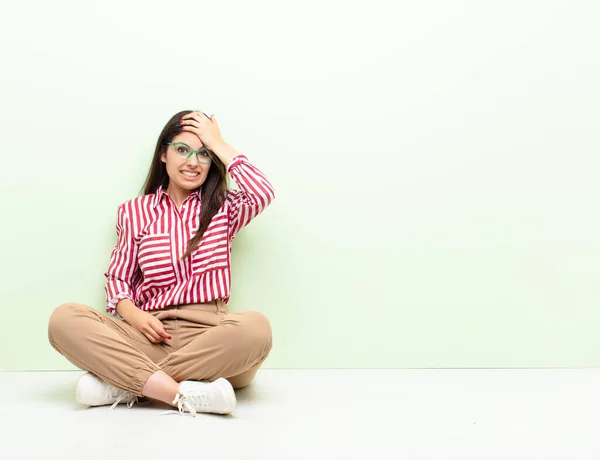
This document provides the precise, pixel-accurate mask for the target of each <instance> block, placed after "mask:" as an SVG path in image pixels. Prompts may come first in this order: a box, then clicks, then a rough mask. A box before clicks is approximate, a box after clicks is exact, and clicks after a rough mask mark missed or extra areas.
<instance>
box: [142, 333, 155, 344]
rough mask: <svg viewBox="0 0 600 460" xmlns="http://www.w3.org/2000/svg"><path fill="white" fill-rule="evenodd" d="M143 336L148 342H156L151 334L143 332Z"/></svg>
mask: <svg viewBox="0 0 600 460" xmlns="http://www.w3.org/2000/svg"><path fill="white" fill-rule="evenodd" d="M144 337H146V338H147V339H148V342H150V343H156V340H154V338H152V336H151V335H150V334H147V333H145V332H144Z"/></svg>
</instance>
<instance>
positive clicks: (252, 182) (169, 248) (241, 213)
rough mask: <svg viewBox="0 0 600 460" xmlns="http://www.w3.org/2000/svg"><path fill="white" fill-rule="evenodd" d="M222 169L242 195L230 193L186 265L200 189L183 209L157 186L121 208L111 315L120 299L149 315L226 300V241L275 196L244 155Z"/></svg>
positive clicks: (110, 282)
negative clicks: (171, 307)
mask: <svg viewBox="0 0 600 460" xmlns="http://www.w3.org/2000/svg"><path fill="white" fill-rule="evenodd" d="M227 171H228V172H229V174H230V175H231V177H232V178H233V180H234V181H235V182H236V183H237V185H238V187H239V190H228V191H227V198H226V199H225V201H224V202H223V204H222V206H221V208H220V209H219V211H218V212H217V213H216V214H215V216H214V217H213V218H212V220H211V222H210V224H209V226H208V228H207V229H206V231H205V232H204V235H203V236H202V240H201V241H200V245H199V246H198V247H197V248H196V249H195V250H194V251H193V252H192V254H191V256H189V257H187V258H186V259H185V260H183V261H182V260H181V258H182V256H183V254H184V252H185V250H186V248H187V243H188V241H189V240H190V239H191V238H192V237H193V236H194V235H195V233H196V231H197V230H198V227H199V225H200V198H201V192H200V190H198V191H196V192H192V193H191V194H190V195H189V196H188V197H187V198H186V199H185V200H184V202H183V203H182V205H181V207H180V209H177V207H176V205H175V203H174V201H173V199H172V198H171V197H170V196H169V195H168V194H167V193H166V191H165V190H163V189H162V188H159V189H158V190H157V191H156V192H155V193H153V194H149V195H143V196H139V197H137V198H134V199H132V200H129V201H127V202H125V203H123V204H122V205H120V206H119V207H118V209H117V244H116V246H115V247H114V249H113V251H112V253H111V256H110V262H109V265H108V269H107V271H106V272H105V273H104V276H105V277H106V279H107V283H106V287H105V294H106V301H107V308H106V311H107V312H108V313H109V314H111V315H113V316H119V315H118V313H117V311H116V307H117V303H118V302H119V301H120V300H122V299H130V300H131V301H132V302H133V303H134V304H135V305H136V306H137V307H138V308H140V309H142V310H146V311H147V310H160V309H163V308H165V307H168V306H170V305H181V304H190V303H203V302H209V301H211V300H215V299H221V300H223V301H224V302H225V303H227V302H228V301H229V291H230V287H231V259H230V254H231V242H232V241H233V238H234V237H235V235H236V234H237V232H239V231H240V229H242V228H243V227H244V226H246V225H248V223H249V222H250V221H251V220H252V219H254V218H255V217H256V216H257V215H258V214H260V213H261V212H262V211H263V210H264V209H265V208H266V207H267V206H268V205H269V204H270V203H271V201H272V200H273V199H274V198H275V194H274V190H273V187H272V185H271V184H270V183H269V181H268V179H267V178H266V177H265V176H264V174H263V173H262V172H261V171H259V170H258V169H257V168H256V167H255V166H254V165H252V164H251V163H250V162H249V161H248V158H247V157H246V156H245V155H243V154H238V155H237V156H236V157H235V158H234V159H233V160H232V161H231V162H230V163H229V164H228V165H227Z"/></svg>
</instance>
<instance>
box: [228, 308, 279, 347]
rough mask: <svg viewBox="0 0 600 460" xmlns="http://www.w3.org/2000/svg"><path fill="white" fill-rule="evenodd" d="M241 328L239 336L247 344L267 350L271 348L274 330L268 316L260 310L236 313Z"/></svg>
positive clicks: (238, 332)
mask: <svg viewBox="0 0 600 460" xmlns="http://www.w3.org/2000/svg"><path fill="white" fill-rule="evenodd" d="M235 315H237V316H238V318H237V321H238V322H239V324H238V326H239V330H238V331H237V334H236V335H237V336H238V337H240V338H243V341H244V342H245V346H248V347H253V348H254V347H259V348H261V349H265V350H266V351H268V350H270V349H271V344H272V330H271V323H270V322H269V320H268V318H267V317H266V316H265V315H264V314H263V313H260V312H258V311H243V312H239V313H236V314H235Z"/></svg>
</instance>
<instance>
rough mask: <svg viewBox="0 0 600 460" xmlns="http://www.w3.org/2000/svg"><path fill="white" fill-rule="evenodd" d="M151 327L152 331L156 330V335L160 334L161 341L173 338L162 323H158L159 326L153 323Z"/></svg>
mask: <svg viewBox="0 0 600 460" xmlns="http://www.w3.org/2000/svg"><path fill="white" fill-rule="evenodd" d="M150 326H152V329H153V330H154V332H155V333H156V334H158V336H159V337H160V339H161V340H166V339H171V338H172V337H171V336H170V335H169V333H168V332H167V331H165V328H164V326H163V324H162V323H161V322H160V321H158V324H156V323H152V324H151V325H150Z"/></svg>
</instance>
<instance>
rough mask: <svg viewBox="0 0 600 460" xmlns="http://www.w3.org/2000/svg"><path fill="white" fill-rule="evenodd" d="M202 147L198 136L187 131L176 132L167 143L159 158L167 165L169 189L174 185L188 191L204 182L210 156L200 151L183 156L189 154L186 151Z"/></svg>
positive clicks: (209, 163)
mask: <svg viewBox="0 0 600 460" xmlns="http://www.w3.org/2000/svg"><path fill="white" fill-rule="evenodd" d="M173 144H175V145H173ZM202 147H204V146H203V145H202V142H201V141H200V139H198V136H196V135H195V134H193V133H189V132H182V133H180V134H178V135H177V136H175V137H174V138H173V140H172V141H171V144H170V145H167V148H166V150H165V152H164V153H162V154H161V156H160V159H161V161H162V162H163V163H165V164H166V166H167V174H168V175H169V188H170V189H173V187H176V188H178V189H181V191H185V192H187V193H189V192H190V191H192V190H195V189H197V188H198V187H200V186H201V185H202V184H203V183H204V181H205V180H206V176H207V175H208V170H209V169H210V165H211V163H212V161H211V160H210V157H206V156H203V152H202V151H200V152H198V153H197V154H196V153H193V154H192V155H191V156H189V158H185V157H186V156H188V155H189V153H188V152H191V151H192V150H199V149H201V148H202Z"/></svg>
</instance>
